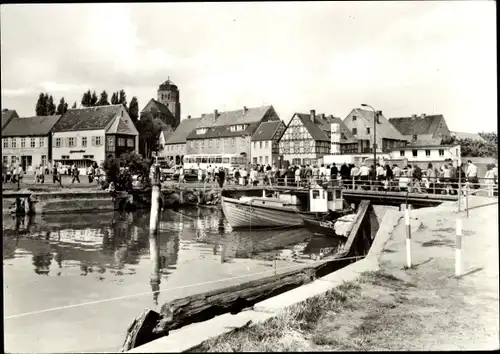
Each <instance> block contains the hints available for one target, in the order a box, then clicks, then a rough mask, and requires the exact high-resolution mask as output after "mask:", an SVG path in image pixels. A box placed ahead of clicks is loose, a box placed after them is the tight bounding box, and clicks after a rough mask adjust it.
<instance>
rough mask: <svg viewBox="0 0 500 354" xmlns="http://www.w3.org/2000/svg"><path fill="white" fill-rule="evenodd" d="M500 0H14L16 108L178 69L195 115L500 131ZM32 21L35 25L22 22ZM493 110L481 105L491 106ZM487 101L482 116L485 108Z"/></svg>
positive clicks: (9, 73) (11, 38) (144, 83)
mask: <svg viewBox="0 0 500 354" xmlns="http://www.w3.org/2000/svg"><path fill="white" fill-rule="evenodd" d="M494 6H495V5H494V3H491V2H384V3H378V2H313V3H306V2H290V3H286V2H280V3H273V2H265V3H214V4H211V3H185V4H184V3H151V4H146V3H144V4H141V3H134V4H132V3H131V4H97V3H96V4H57V5H56V4H51V5H4V6H2V7H1V10H0V13H1V23H2V31H1V41H2V47H1V69H2V100H3V104H4V106H8V107H9V108H15V109H17V110H18V112H19V113H20V114H21V115H31V114H33V109H34V105H35V103H36V99H37V96H38V94H39V91H44V92H45V91H48V92H49V94H53V95H54V96H55V98H56V99H59V97H61V96H64V97H65V98H66V100H67V101H70V102H72V101H74V100H76V101H77V102H79V101H80V99H81V95H82V93H83V91H86V90H87V89H91V90H96V91H97V92H100V91H102V90H104V89H105V90H107V91H108V92H111V91H115V90H119V89H122V88H125V89H126V92H127V94H128V96H129V97H128V99H129V100H130V99H131V97H132V96H137V97H138V99H139V103H140V104H141V105H144V104H146V103H147V102H148V101H149V99H150V98H151V97H155V96H156V90H157V88H158V85H159V84H160V83H161V82H163V81H165V80H166V79H167V77H168V76H170V78H171V79H172V80H173V81H174V82H175V83H176V84H177V85H178V86H179V88H180V90H181V104H182V115H183V116H186V115H188V114H190V115H192V116H196V115H199V114H201V113H203V112H211V111H212V110H213V109H215V108H217V109H219V110H224V109H238V108H240V107H241V106H243V105H246V106H249V107H250V106H256V105H261V104H273V105H274V107H275V108H276V109H277V111H278V113H279V114H280V116H281V117H282V118H283V119H284V120H285V121H287V120H288V119H289V118H290V117H291V115H292V114H293V113H294V112H296V111H303V112H308V111H309V110H310V109H316V111H317V112H325V113H334V114H336V115H337V116H340V117H344V116H345V115H347V114H348V113H349V111H350V110H351V109H352V108H353V107H356V106H359V103H361V102H364V101H366V102H367V103H369V104H372V105H374V106H377V108H380V109H382V110H383V111H384V114H385V115H386V116H405V115H410V114H412V113H415V112H419V113H421V112H426V113H429V114H430V113H442V114H444V115H445V117H446V119H447V122H448V125H449V126H450V128H452V129H456V130H467V129H470V125H469V123H468V122H469V121H470V117H471V116H478V117H477V118H475V123H476V124H475V125H474V127H475V129H479V130H481V129H484V130H492V129H496V113H497V107H496V99H495V98H496V72H495V67H496V65H495V64H496V51H495V31H494V29H495V17H494V12H493V11H492V10H493V7H494ZM20 24H22V25H20ZM479 107H480V108H479ZM479 112H480V113H479Z"/></svg>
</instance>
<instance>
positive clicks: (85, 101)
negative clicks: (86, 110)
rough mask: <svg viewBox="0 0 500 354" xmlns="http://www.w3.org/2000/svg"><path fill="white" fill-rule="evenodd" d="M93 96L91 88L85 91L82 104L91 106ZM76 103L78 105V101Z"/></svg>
mask: <svg viewBox="0 0 500 354" xmlns="http://www.w3.org/2000/svg"><path fill="white" fill-rule="evenodd" d="M91 97H92V94H91V93H90V90H88V91H87V92H85V93H84V94H83V97H82V106H83V107H90V106H91V105H92V104H91ZM75 105H76V102H75ZM75 108H76V107H75Z"/></svg>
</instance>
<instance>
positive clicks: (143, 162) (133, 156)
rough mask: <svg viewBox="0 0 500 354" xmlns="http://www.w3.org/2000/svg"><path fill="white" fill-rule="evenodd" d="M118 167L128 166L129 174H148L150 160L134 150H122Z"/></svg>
mask: <svg viewBox="0 0 500 354" xmlns="http://www.w3.org/2000/svg"><path fill="white" fill-rule="evenodd" d="M119 162H120V167H128V168H129V171H130V173H131V174H133V175H136V174H140V175H143V176H148V175H149V165H150V163H151V161H150V160H149V159H144V158H143V157H142V156H141V155H139V154H138V153H136V152H135V151H130V152H124V153H123V154H121V155H120V161H119Z"/></svg>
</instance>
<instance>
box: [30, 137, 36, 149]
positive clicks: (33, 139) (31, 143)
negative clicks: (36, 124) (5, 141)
mask: <svg viewBox="0 0 500 354" xmlns="http://www.w3.org/2000/svg"><path fill="white" fill-rule="evenodd" d="M35 146H36V140H35V138H31V139H30V147H31V148H34V147H35Z"/></svg>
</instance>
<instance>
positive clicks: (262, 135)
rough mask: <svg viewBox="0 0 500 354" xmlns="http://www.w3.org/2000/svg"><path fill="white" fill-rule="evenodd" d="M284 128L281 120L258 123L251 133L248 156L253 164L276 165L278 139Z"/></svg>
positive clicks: (277, 159)
mask: <svg viewBox="0 0 500 354" xmlns="http://www.w3.org/2000/svg"><path fill="white" fill-rule="evenodd" d="M285 129H286V125H285V123H283V121H281V120H276V121H269V122H262V123H260V125H259V127H258V128H257V130H256V131H255V133H254V134H253V135H252V142H251V144H252V145H251V150H250V156H251V159H252V163H253V164H260V165H273V164H275V165H276V166H277V165H278V161H279V140H280V138H281V136H282V135H283V133H284V132H285Z"/></svg>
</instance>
